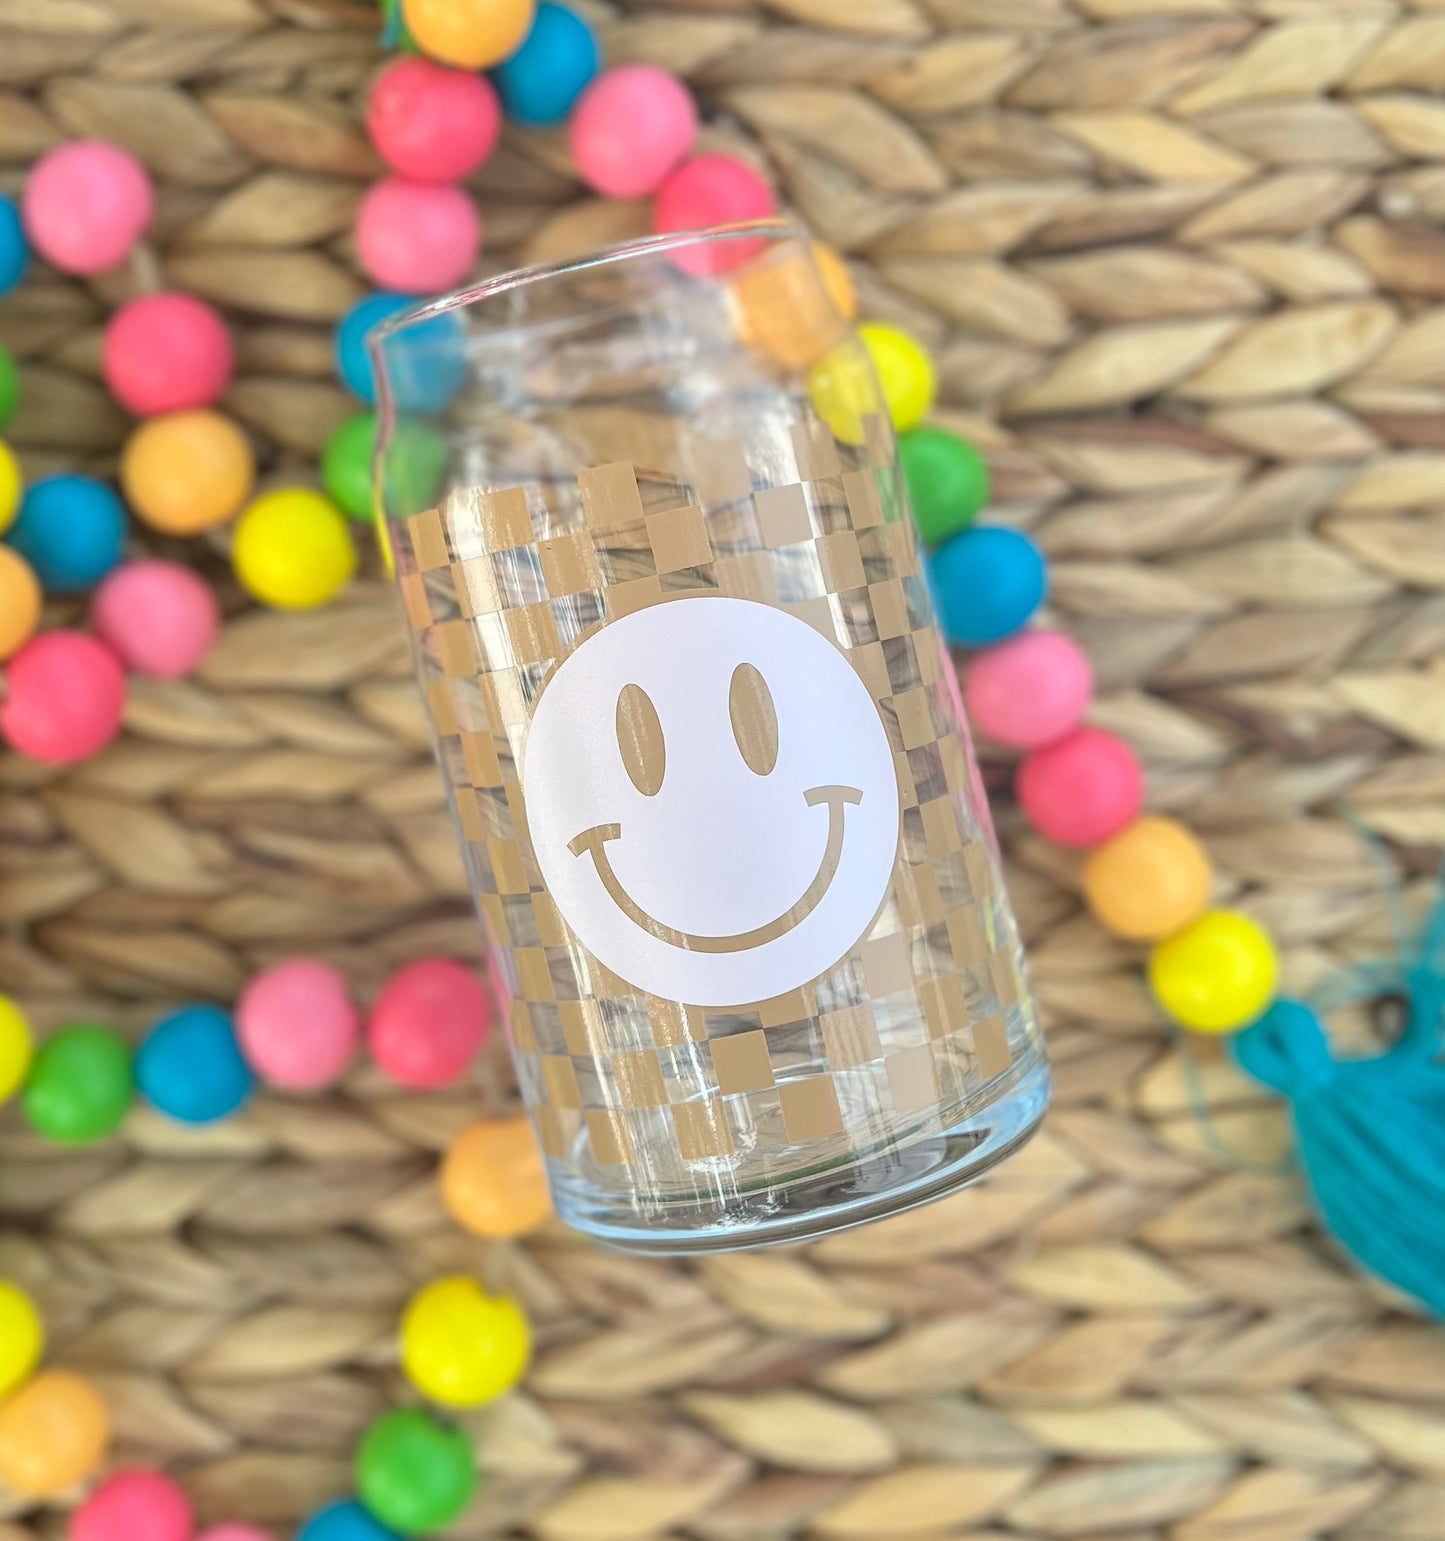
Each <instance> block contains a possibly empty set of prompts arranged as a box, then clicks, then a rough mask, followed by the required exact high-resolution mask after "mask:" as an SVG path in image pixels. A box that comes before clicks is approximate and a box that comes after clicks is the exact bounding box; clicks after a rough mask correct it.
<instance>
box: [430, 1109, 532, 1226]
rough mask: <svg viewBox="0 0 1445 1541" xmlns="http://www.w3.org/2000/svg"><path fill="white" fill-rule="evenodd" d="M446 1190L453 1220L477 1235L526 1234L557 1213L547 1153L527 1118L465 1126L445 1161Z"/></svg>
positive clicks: (444, 1198) (445, 1200)
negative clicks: (549, 1182)
mask: <svg viewBox="0 0 1445 1541" xmlns="http://www.w3.org/2000/svg"><path fill="white" fill-rule="evenodd" d="M441 1189H442V1202H443V1203H444V1204H445V1205H446V1207H447V1212H448V1213H449V1214H450V1215H451V1217H452V1219H454V1220H455V1221H456V1222H457V1224H458V1225H460V1226H461V1227H462V1229H463V1230H467V1231H471V1232H472V1233H473V1234H475V1235H477V1236H489V1237H492V1238H501V1237H507V1236H525V1235H526V1234H527V1232H528V1231H534V1230H536V1229H537V1227H538V1226H539V1225H541V1224H542V1223H543V1222H544V1221H545V1220H546V1219H547V1217H548V1216H549V1215H550V1214H551V1213H552V1196H551V1194H550V1193H549V1192H548V1191H547V1173H546V1169H545V1168H544V1166H543V1165H542V1153H541V1151H540V1150H538V1148H537V1139H536V1136H535V1135H534V1134H533V1133H532V1124H531V1121H530V1120H529V1119H527V1118H526V1117H516V1118H499V1119H487V1120H484V1121H483V1122H481V1123H476V1124H472V1125H470V1126H469V1127H468V1128H466V1129H464V1130H463V1131H462V1132H461V1134H460V1135H459V1136H458V1137H457V1139H456V1141H455V1143H454V1144H453V1145H452V1148H451V1149H450V1150H449V1151H448V1152H447V1154H446V1159H445V1160H444V1161H443V1162H442V1168H441Z"/></svg>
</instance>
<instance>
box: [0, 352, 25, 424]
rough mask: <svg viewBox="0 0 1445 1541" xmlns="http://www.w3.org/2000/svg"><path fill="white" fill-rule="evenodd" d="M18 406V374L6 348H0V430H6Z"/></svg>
mask: <svg viewBox="0 0 1445 1541" xmlns="http://www.w3.org/2000/svg"><path fill="white" fill-rule="evenodd" d="M19 405H20V374H19V371H18V370H17V369H16V368H15V360H14V359H13V358H12V357H11V356H10V350H9V349H8V348H0V428H7V427H9V425H10V419H11V418H12V417H14V416H15V410H16V408H17V407H18V406H19Z"/></svg>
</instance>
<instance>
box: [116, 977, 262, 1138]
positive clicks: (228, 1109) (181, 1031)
mask: <svg viewBox="0 0 1445 1541" xmlns="http://www.w3.org/2000/svg"><path fill="white" fill-rule="evenodd" d="M135 1079H136V1085H137V1087H138V1088H139V1089H140V1094H141V1096H143V1097H144V1098H145V1099H146V1101H147V1102H149V1103H151V1104H152V1105H153V1106H154V1107H156V1108H158V1109H159V1110H160V1111H161V1112H162V1113H165V1114H166V1115H167V1116H168V1117H170V1118H174V1119H176V1120H178V1121H179V1122H180V1123H183V1124H210V1123H214V1122H215V1121H216V1120H217V1119H219V1118H225V1117H227V1116H228V1115H229V1114H231V1113H234V1112H236V1110H237V1109H238V1108H240V1107H242V1106H244V1104H245V1103H246V1102H247V1101H248V1100H249V1098H250V1096H251V1092H252V1089H253V1088H254V1086H255V1084H256V1080H255V1077H254V1076H253V1075H252V1074H251V1069H250V1067H249V1066H248V1065H247V1064H246V1061H245V1060H244V1059H242V1057H241V1050H240V1046H239V1045H238V1044H237V1042H236V1030H235V1028H234V1027H233V1026H232V1025H231V1019H230V1017H229V1016H228V1015H227V1014H226V1013H225V1012H224V1011H222V1010H221V1009H220V1007H219V1006H183V1007H182V1008H181V1009H180V1010H179V1011H176V1012H173V1013H172V1014H171V1015H170V1016H168V1017H166V1018H164V1019H163V1020H162V1021H160V1022H158V1023H156V1025H155V1027H153V1028H152V1029H151V1033H150V1036H149V1037H148V1038H147V1039H146V1041H145V1042H144V1043H143V1044H142V1045H141V1046H140V1052H139V1053H138V1054H137V1055H136V1058H135Z"/></svg>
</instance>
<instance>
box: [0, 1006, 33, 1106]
mask: <svg viewBox="0 0 1445 1541" xmlns="http://www.w3.org/2000/svg"><path fill="white" fill-rule="evenodd" d="M34 1056H35V1048H34V1045H33V1044H32V1043H31V1040H30V1024H29V1023H28V1022H26V1020H25V1013H24V1012H22V1011H21V1009H20V1008H19V1007H18V1006H17V1005H16V1004H15V1002H14V1001H12V1000H11V999H10V997H9V996H8V995H0V1102H4V1101H6V1099H7V1098H10V1097H13V1096H14V1095H15V1093H16V1092H18V1091H19V1090H20V1088H21V1087H22V1086H24V1084H25V1077H26V1076H27V1075H29V1073H30V1061H31V1060H32V1059H33V1058H34Z"/></svg>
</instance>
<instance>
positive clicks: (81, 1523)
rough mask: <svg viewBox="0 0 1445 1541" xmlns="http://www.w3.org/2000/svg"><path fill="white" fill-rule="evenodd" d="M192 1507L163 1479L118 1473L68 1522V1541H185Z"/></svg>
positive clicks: (140, 1471)
mask: <svg viewBox="0 0 1445 1541" xmlns="http://www.w3.org/2000/svg"><path fill="white" fill-rule="evenodd" d="M194 1523H195V1515H194V1513H193V1512H192V1510H191V1501H190V1499H189V1498H187V1497H186V1495H185V1493H184V1492H183V1491H182V1490H181V1488H180V1487H179V1486H178V1485H177V1484H176V1483H174V1482H172V1481H171V1479H170V1478H169V1477H167V1476H166V1475H165V1474H164V1473H162V1472H158V1471H147V1470H145V1469H144V1468H142V1467H134V1468H132V1469H130V1470H127V1471H118V1472H116V1473H115V1475H114V1476H112V1477H107V1478H106V1479H105V1481H104V1482H102V1483H101V1484H100V1486H99V1487H98V1488H96V1490H95V1491H94V1492H93V1493H92V1494H91V1495H90V1497H89V1498H87V1499H86V1500H85V1502H84V1503H83V1504H81V1506H80V1507H79V1508H78V1509H77V1510H76V1511H75V1513H74V1514H73V1515H72V1516H71V1519H70V1541H189V1538H190V1534H191V1527H192V1525H193V1524H194Z"/></svg>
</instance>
